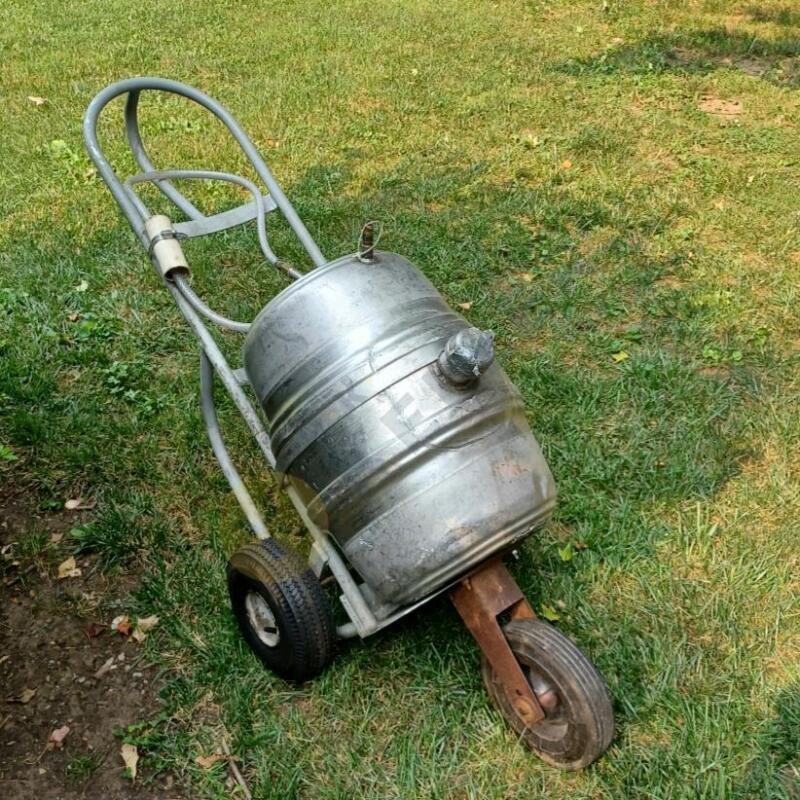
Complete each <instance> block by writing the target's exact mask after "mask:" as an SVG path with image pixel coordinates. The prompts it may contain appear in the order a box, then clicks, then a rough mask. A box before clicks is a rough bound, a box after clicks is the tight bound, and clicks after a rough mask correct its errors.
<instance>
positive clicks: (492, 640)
mask: <svg viewBox="0 0 800 800" xmlns="http://www.w3.org/2000/svg"><path fill="white" fill-rule="evenodd" d="M450 599H451V600H452V601H453V605H454V606H455V607H456V610H457V611H458V613H459V614H460V615H461V619H462V620H464V624H465V625H466V626H467V628H468V629H469V632H470V633H471V634H472V636H473V637H474V638H475V641H476V642H477V643H478V647H480V649H481V651H482V652H483V654H484V655H485V656H486V660H487V661H488V662H489V663H490V664H491V666H492V669H493V670H494V672H495V674H496V675H497V678H498V680H499V681H500V682H501V683H502V684H503V686H505V688H506V691H507V693H508V697H510V698H514V699H513V703H514V708H515V709H516V711H517V713H518V714H519V715H520V717H521V718H522V719H523V720H524V721H525V723H526V725H535V724H536V723H537V722H539V720H542V719H544V716H545V714H544V711H542V707H541V705H540V704H539V701H538V700H537V699H536V695H535V694H534V693H533V689H532V688H531V685H530V683H528V680H527V678H526V677H525V675H524V673H523V672H522V668H521V667H520V665H519V662H518V661H517V659H516V657H515V656H514V653H513V652H512V651H511V648H510V647H509V645H508V642H507V641H506V637H505V636H504V635H503V631H502V629H501V628H500V623H499V622H498V619H497V617H498V616H499V615H500V614H502V613H504V612H506V613H508V615H509V617H510V618H511V619H535V617H536V614H535V613H534V611H533V609H532V608H531V606H530V604H529V603H528V601H527V600H526V599H525V595H524V594H522V590H521V589H520V588H519V586H517V582H516V581H515V580H514V579H513V578H512V577H511V573H510V572H509V571H508V570H507V569H506V568H505V566H504V565H503V562H502V561H501V560H500V559H499V558H496V559H492V560H491V561H489V562H488V563H486V564H484V565H483V566H482V567H481V568H480V569H479V570H477V571H476V572H473V573H472V574H470V575H468V576H467V577H466V578H464V579H463V580H462V581H461V583H459V584H458V585H457V586H456V587H455V588H454V589H452V590H451V592H450Z"/></svg>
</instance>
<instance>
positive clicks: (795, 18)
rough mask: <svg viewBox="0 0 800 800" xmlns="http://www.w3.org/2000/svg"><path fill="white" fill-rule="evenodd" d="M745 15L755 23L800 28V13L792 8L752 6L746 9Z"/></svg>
mask: <svg viewBox="0 0 800 800" xmlns="http://www.w3.org/2000/svg"><path fill="white" fill-rule="evenodd" d="M745 13H746V14H747V15H748V16H749V17H750V18H751V19H752V20H753V22H770V23H772V24H774V25H784V26H786V27H787V28H800V11H798V10H797V8H793V7H792V6H784V7H783V8H763V7H762V6H757V5H751V6H748V7H747V8H746V9H745Z"/></svg>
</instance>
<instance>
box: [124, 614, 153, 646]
mask: <svg viewBox="0 0 800 800" xmlns="http://www.w3.org/2000/svg"><path fill="white" fill-rule="evenodd" d="M156 625H158V617H157V616H156V615H155V614H153V615H152V616H150V617H139V619H137V620H136V628H135V630H134V631H133V635H132V636H131V639H133V640H134V641H136V642H143V641H144V640H145V639H146V638H147V634H148V633H149V632H150V631H151V630H152V629H153V628H155V626H156Z"/></svg>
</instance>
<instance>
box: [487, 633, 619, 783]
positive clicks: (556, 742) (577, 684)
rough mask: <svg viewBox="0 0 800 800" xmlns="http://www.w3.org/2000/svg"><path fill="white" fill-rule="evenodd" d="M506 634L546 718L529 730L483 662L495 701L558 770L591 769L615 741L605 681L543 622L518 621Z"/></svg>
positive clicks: (507, 717) (562, 638)
mask: <svg viewBox="0 0 800 800" xmlns="http://www.w3.org/2000/svg"><path fill="white" fill-rule="evenodd" d="M503 632H504V633H505V636H506V639H507V640H508V643H509V645H510V647H511V650H512V651H513V653H514V655H515V656H516V657H517V661H519V663H520V665H521V666H522V671H523V672H524V673H525V675H526V677H527V678H528V681H529V682H530V684H531V688H532V689H533V691H534V694H536V697H537V699H538V700H539V704H540V705H541V706H542V710H543V711H544V712H545V718H544V719H543V720H540V721H539V722H537V723H536V724H535V725H531V726H527V725H526V723H525V722H524V721H523V720H522V718H521V717H519V715H518V714H517V712H516V710H515V709H514V706H513V704H512V702H511V699H510V698H509V696H508V695H507V694H506V691H505V689H504V687H503V685H502V684H501V683H499V682H498V681H497V679H496V676H495V674H494V671H493V669H492V667H491V666H490V664H489V662H488V661H487V660H486V659H485V658H484V659H483V663H482V665H481V672H482V674H483V682H484V683H485V684H486V689H487V691H488V692H489V697H491V699H492V702H493V703H494V704H495V706H497V708H498V710H499V711H500V713H501V714H502V715H503V716H504V717H505V719H506V721H507V722H508V723H509V724H510V725H511V727H512V728H513V729H514V730H515V731H516V732H517V733H518V734H519V735H520V737H521V739H522V741H523V742H524V743H525V745H526V746H527V747H529V748H530V749H531V750H533V751H534V752H535V753H536V754H537V755H538V756H539V757H540V758H542V759H543V760H544V761H546V762H547V763H548V764H550V765H551V766H554V767H558V768H559V769H582V768H583V767H586V766H588V765H589V764H591V763H592V762H593V761H594V760H595V759H596V758H598V757H599V756H600V755H602V754H603V753H604V752H605V750H606V749H607V748H608V746H609V745H610V744H611V740H612V738H613V737H614V715H613V712H612V709H611V699H610V698H609V695H608V689H607V688H606V685H605V683H604V682H603V679H602V678H601V677H600V675H599V673H598V672H597V670H596V669H595V668H594V667H593V666H592V664H591V663H590V662H589V660H588V659H587V658H586V656H584V655H583V653H581V651H580V650H579V649H578V648H577V647H576V646H575V645H574V644H573V643H572V642H571V641H570V640H569V639H568V638H567V637H566V636H564V634H562V633H560V632H559V631H557V630H556V629H555V628H553V627H552V626H550V625H548V624H547V623H545V622H542V621H541V620H538V619H520V620H514V621H512V622H509V623H508V624H507V625H505V626H504V628H503Z"/></svg>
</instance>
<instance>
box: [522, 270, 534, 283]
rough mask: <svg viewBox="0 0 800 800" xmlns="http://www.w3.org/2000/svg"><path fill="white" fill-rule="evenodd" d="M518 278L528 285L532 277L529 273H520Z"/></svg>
mask: <svg viewBox="0 0 800 800" xmlns="http://www.w3.org/2000/svg"><path fill="white" fill-rule="evenodd" d="M519 277H520V278H521V279H522V280H523V281H525V283H530V282H531V281H532V280H533V275H531V273H530V272H520V273H519Z"/></svg>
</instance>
